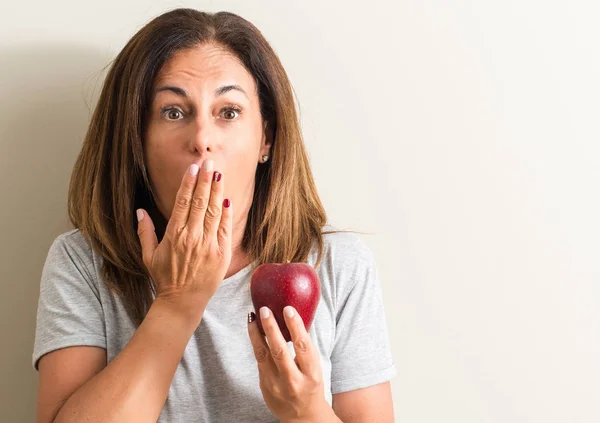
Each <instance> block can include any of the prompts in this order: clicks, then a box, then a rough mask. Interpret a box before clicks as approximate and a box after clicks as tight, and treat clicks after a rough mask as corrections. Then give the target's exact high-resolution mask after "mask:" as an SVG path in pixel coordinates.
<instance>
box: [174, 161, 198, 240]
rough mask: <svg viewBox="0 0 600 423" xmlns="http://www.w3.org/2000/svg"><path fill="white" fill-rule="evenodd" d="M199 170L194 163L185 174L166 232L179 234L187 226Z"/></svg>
mask: <svg viewBox="0 0 600 423" xmlns="http://www.w3.org/2000/svg"><path fill="white" fill-rule="evenodd" d="M198 170H199V167H198V165H197V164H195V163H194V164H193V165H191V166H190V167H189V168H188V169H187V171H186V172H185V175H183V179H182V181H181V185H180V186H179V190H178V191H177V196H176V197H175V205H174V206H173V211H172V212H171V217H170V218H169V222H168V223H167V228H166V232H169V233H173V234H174V235H175V234H179V233H181V231H182V230H183V228H184V227H185V225H186V223H187V220H188V216H189V213H190V204H191V202H192V195H193V193H194V187H195V186H196V179H197V177H198V176H197V175H198Z"/></svg>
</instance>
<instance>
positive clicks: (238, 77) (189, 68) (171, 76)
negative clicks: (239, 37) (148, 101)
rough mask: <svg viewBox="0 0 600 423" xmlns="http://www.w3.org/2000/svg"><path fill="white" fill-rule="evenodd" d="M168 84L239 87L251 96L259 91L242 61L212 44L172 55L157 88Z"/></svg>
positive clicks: (165, 65) (161, 72)
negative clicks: (230, 85)
mask: <svg viewBox="0 0 600 423" xmlns="http://www.w3.org/2000/svg"><path fill="white" fill-rule="evenodd" d="M165 82H172V83H175V82H181V83H185V82H190V83H193V84H194V85H195V86H198V87H201V86H202V85H206V86H215V85H222V84H237V85H240V86H242V88H244V89H245V90H246V92H248V93H253V92H255V91H256V84H255V83H254V78H253V77H252V75H251V74H250V72H248V71H247V70H246V68H245V67H244V65H243V64H242V62H241V61H240V59H239V58H238V57H237V56H236V55H234V54H232V53H231V52H229V51H228V50H226V49H225V48H223V47H220V46H215V45H212V44H206V45H202V46H198V47H193V48H189V49H185V50H180V51H178V52H177V53H175V54H174V55H173V56H171V57H170V58H169V60H167V61H166V62H165V64H164V65H163V66H162V68H161V69H160V71H159V72H158V75H157V77H156V82H155V85H159V84H162V83H165Z"/></svg>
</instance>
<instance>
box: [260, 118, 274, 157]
mask: <svg viewBox="0 0 600 423" xmlns="http://www.w3.org/2000/svg"><path fill="white" fill-rule="evenodd" d="M272 145H273V130H272V129H271V126H270V125H269V124H268V123H267V121H266V120H265V121H264V123H263V136H262V140H261V143H260V156H261V157H262V156H263V155H267V156H271V146H272Z"/></svg>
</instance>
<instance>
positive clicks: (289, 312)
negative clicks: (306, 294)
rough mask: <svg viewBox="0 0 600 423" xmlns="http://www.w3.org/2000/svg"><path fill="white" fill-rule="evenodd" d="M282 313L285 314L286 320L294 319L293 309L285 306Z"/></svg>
mask: <svg viewBox="0 0 600 423" xmlns="http://www.w3.org/2000/svg"><path fill="white" fill-rule="evenodd" d="M283 312H284V313H285V317H287V318H288V319H291V318H292V317H294V309H293V308H292V307H290V306H285V307H284V308H283Z"/></svg>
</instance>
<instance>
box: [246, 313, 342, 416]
mask: <svg viewBox="0 0 600 423" xmlns="http://www.w3.org/2000/svg"><path fill="white" fill-rule="evenodd" d="M260 314H261V315H262V317H261V323H262V326H263V329H264V331H265V334H266V336H267V340H268V341H269V343H268V344H267V342H265V338H264V337H263V336H262V335H261V333H260V331H259V329H258V324H257V322H255V321H254V318H255V315H254V313H250V314H249V315H248V323H249V324H248V333H249V334H250V340H251V341H252V348H253V349H254V356H255V357H256V361H257V363H258V373H259V379H260V389H261V391H262V394H263V397H264V399H265V403H266V404H267V407H269V409H270V410H271V412H272V413H273V414H274V415H275V416H276V417H277V418H278V419H279V420H280V421H281V422H286V423H287V422H290V423H291V422H294V423H295V422H298V423H300V422H303V423H304V422H306V423H308V422H322V421H327V419H328V417H329V415H330V414H331V413H333V410H332V408H331V407H330V406H329V404H328V403H327V401H326V399H325V394H324V391H323V374H322V371H321V363H320V360H319V355H318V353H317V350H316V349H315V348H314V347H313V344H312V341H311V339H310V335H309V334H308V332H307V331H306V329H305V328H304V323H303V322H302V318H301V317H300V316H299V315H298V313H297V311H296V310H295V309H294V308H293V307H291V306H287V307H285V308H284V313H283V314H284V317H285V322H286V325H287V327H288V329H289V331H290V335H291V337H292V342H293V344H294V350H295V352H296V358H294V359H292V356H291V354H290V351H289V350H288V346H287V343H286V342H285V339H284V338H283V335H282V334H281V331H280V330H279V327H278V326H277V322H276V321H275V318H274V317H273V313H272V312H271V310H269V309H268V308H267V307H262V308H261V310H260Z"/></svg>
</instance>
